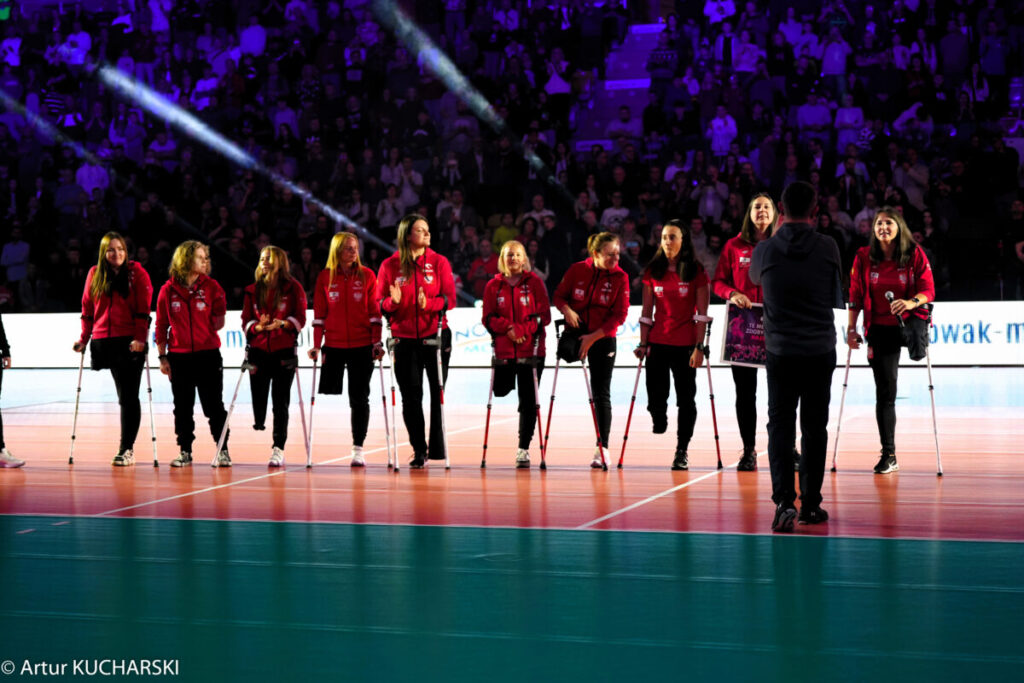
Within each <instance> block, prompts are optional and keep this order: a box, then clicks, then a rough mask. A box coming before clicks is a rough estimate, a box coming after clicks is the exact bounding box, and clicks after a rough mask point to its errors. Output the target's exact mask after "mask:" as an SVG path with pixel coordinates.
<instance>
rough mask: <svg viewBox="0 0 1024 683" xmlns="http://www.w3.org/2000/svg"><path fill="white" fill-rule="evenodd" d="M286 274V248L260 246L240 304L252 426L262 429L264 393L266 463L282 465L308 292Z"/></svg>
mask: <svg viewBox="0 0 1024 683" xmlns="http://www.w3.org/2000/svg"><path fill="white" fill-rule="evenodd" d="M290 273H291V269H290V268H289V266H288V254H286V253H285V251H284V249H281V248H280V247H274V246H270V247H263V250H262V251H261V252H260V264H259V266H257V267H256V282H254V283H253V284H251V285H249V286H248V287H246V288H245V297H244V299H243V303H242V329H243V330H244V331H245V335H246V339H247V341H248V343H249V350H248V354H249V356H248V357H249V362H250V363H252V364H253V365H254V366H255V370H253V372H252V374H250V375H249V388H250V390H251V391H252V412H253V416H254V418H255V424H254V425H253V429H256V430H263V429H265V428H266V427H265V425H264V422H265V421H266V418H267V395H268V393H269V394H271V398H272V400H273V402H274V435H273V437H274V446H273V449H272V450H271V452H270V463H269V466H270V467H281V466H282V465H284V445H285V442H286V441H287V440H288V405H289V403H290V401H291V391H292V380H294V379H295V368H296V367H298V362H299V359H298V357H297V355H296V351H295V349H296V346H297V345H298V338H299V332H300V331H301V330H302V326H303V325H305V324H306V293H305V292H304V291H303V290H302V285H300V284H299V281H298V280H296V279H295V278H293V277H292V276H291V274H290Z"/></svg>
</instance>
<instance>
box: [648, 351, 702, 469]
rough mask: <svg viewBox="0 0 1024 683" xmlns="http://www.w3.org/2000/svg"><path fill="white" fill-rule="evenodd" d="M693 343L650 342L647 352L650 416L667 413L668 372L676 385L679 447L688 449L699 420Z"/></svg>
mask: <svg viewBox="0 0 1024 683" xmlns="http://www.w3.org/2000/svg"><path fill="white" fill-rule="evenodd" d="M692 354H693V347H692V346H669V345H667V344H651V345H650V352H649V353H648V355H647V374H646V377H645V378H644V379H645V381H646V383H647V410H648V412H650V413H651V417H654V418H665V417H667V414H668V386H669V374H671V376H672V383H673V384H674V385H675V389H676V450H682V451H685V450H686V449H687V448H688V447H689V445H690V438H691V437H693V426H694V424H696V423H697V402H696V401H695V400H694V397H695V396H696V395H697V369H696V368H691V367H690V356H691V355H692Z"/></svg>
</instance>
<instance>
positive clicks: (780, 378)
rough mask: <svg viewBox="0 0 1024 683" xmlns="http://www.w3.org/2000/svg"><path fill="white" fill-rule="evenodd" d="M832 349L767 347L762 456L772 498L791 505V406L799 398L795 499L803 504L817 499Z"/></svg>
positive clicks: (816, 504) (822, 469)
mask: <svg viewBox="0 0 1024 683" xmlns="http://www.w3.org/2000/svg"><path fill="white" fill-rule="evenodd" d="M835 369H836V352H835V349H833V350H831V351H829V352H828V353H824V354H821V355H817V356H777V355H775V354H773V353H771V352H769V353H768V362H767V370H768V461H769V462H770V464H771V469H772V500H773V501H774V502H775V503H782V504H784V505H792V503H793V501H794V500H796V491H795V490H794V488H793V448H794V446H795V445H796V407H797V404H798V403H799V404H800V431H801V432H802V433H803V439H802V440H801V449H800V450H801V461H800V500H801V501H802V502H803V505H804V507H805V508H808V509H810V508H816V507H819V506H820V505H821V482H822V480H823V479H824V478H825V451H826V450H827V449H828V404H829V400H830V399H831V397H832V372H833V371H834V370H835Z"/></svg>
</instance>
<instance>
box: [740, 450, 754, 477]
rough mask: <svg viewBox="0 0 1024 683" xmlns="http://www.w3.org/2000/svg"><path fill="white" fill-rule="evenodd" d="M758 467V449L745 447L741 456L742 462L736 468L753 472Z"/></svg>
mask: <svg viewBox="0 0 1024 683" xmlns="http://www.w3.org/2000/svg"><path fill="white" fill-rule="evenodd" d="M756 469H757V451H755V450H754V449H753V448H750V449H747V448H744V449H743V456H742V457H741V458H740V462H739V464H738V465H736V470H737V471H739V472H753V471H754V470H756Z"/></svg>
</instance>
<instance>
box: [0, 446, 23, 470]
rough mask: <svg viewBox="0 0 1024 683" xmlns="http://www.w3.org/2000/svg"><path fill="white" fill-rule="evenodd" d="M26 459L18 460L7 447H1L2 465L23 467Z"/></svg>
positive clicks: (0, 463) (0, 460) (0, 459)
mask: <svg viewBox="0 0 1024 683" xmlns="http://www.w3.org/2000/svg"><path fill="white" fill-rule="evenodd" d="M24 464H25V461H24V460H18V459H17V458H15V457H14V456H13V455H11V452H10V451H9V450H7V449H6V448H0V467H21V466H22V465H24Z"/></svg>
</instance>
